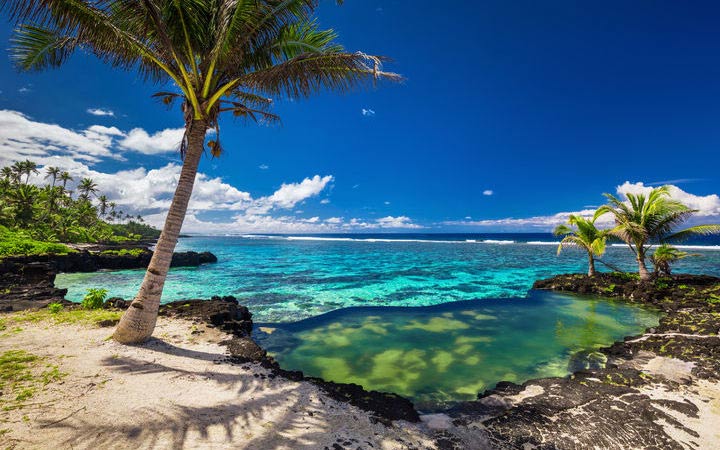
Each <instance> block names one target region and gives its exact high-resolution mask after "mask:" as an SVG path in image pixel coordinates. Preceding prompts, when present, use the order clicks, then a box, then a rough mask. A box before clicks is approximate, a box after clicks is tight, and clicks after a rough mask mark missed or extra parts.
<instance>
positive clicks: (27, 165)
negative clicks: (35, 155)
mask: <svg viewBox="0 0 720 450" xmlns="http://www.w3.org/2000/svg"><path fill="white" fill-rule="evenodd" d="M20 167H21V173H22V174H23V175H25V176H26V178H25V184H28V183H29V182H30V175H31V174H33V173H34V174H35V175H38V174H40V172H39V171H38V170H37V163H35V162H34V161H30V160H29V159H26V160H25V161H22V162H21V163H20Z"/></svg>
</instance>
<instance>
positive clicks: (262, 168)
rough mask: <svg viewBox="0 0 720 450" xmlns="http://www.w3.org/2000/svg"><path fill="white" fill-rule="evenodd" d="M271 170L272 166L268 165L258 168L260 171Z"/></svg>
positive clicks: (261, 165)
mask: <svg viewBox="0 0 720 450" xmlns="http://www.w3.org/2000/svg"><path fill="white" fill-rule="evenodd" d="M269 168H270V166H268V165H267V164H260V165H259V166H258V169H260V170H268V169H269Z"/></svg>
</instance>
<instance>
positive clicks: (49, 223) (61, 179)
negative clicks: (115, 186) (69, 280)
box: [0, 160, 159, 243]
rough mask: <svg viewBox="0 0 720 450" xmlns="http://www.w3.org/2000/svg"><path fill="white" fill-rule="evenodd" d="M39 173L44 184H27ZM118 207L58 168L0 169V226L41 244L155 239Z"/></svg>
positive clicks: (25, 165) (26, 164) (23, 164)
mask: <svg viewBox="0 0 720 450" xmlns="http://www.w3.org/2000/svg"><path fill="white" fill-rule="evenodd" d="M33 175H38V176H39V175H42V176H43V178H44V180H45V181H46V184H43V185H37V184H34V183H31V182H30V179H31V177H32V176H33ZM143 222H144V220H143V218H142V217H141V216H140V215H137V216H133V215H130V214H127V213H125V212H124V211H121V210H119V209H118V207H117V204H116V203H115V202H112V201H109V200H108V197H107V196H106V195H104V194H102V193H100V192H99V189H98V185H97V183H95V182H94V181H93V180H92V179H90V178H82V179H80V180H75V179H74V178H73V177H72V176H71V175H70V173H68V172H67V171H63V170H61V169H60V168H58V167H52V166H47V167H45V168H44V170H43V172H42V173H41V172H40V170H39V169H38V165H37V163H35V162H33V161H30V160H25V161H18V162H15V163H14V164H12V165H10V166H5V167H3V168H1V169H0V225H2V226H4V227H6V228H8V229H9V230H11V231H19V232H23V233H25V234H27V235H29V236H30V237H31V238H33V239H36V240H39V241H45V242H72V243H77V242H117V241H125V240H137V239H140V238H143V237H145V238H152V237H157V234H159V231H158V230H155V229H154V228H152V227H150V226H148V225H146V224H144V223H143Z"/></svg>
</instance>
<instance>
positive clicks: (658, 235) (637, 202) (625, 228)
mask: <svg viewBox="0 0 720 450" xmlns="http://www.w3.org/2000/svg"><path fill="white" fill-rule="evenodd" d="M625 196H626V197H627V201H626V202H624V201H622V200H620V199H618V198H617V197H615V196H613V195H611V194H605V197H607V199H608V204H607V205H603V206H601V207H600V208H598V210H597V211H596V212H595V219H597V218H598V217H600V216H602V215H603V214H607V213H609V214H612V215H613V217H614V219H615V228H613V229H612V230H610V233H611V234H613V235H614V236H616V237H618V238H619V239H621V240H622V241H623V242H625V243H626V244H627V245H628V247H630V250H632V252H633V253H634V254H635V260H636V261H637V263H638V272H639V274H640V279H641V280H649V279H650V272H649V271H648V269H647V265H646V264H645V259H646V257H647V252H648V250H649V249H650V248H652V246H653V245H654V243H657V242H666V241H667V242H672V241H677V240H681V239H685V238H687V237H689V236H692V235H710V234H720V225H697V226H693V227H690V228H687V229H685V230H682V231H676V228H677V227H678V226H679V225H681V224H682V223H684V222H686V221H687V220H688V219H689V218H690V217H691V216H692V215H693V214H694V213H696V212H697V211H696V210H693V209H690V208H689V207H688V206H687V205H685V204H683V203H682V202H680V201H677V200H673V199H672V198H670V187H669V186H662V187H659V188H654V189H652V190H651V191H650V192H649V193H648V194H647V195H645V194H630V193H628V194H625Z"/></svg>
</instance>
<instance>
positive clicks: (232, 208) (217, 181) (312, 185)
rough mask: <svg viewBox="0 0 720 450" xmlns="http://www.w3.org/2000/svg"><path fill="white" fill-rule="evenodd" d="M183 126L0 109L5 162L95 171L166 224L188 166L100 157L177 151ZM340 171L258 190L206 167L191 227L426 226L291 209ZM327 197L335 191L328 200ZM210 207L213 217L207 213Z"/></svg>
mask: <svg viewBox="0 0 720 450" xmlns="http://www.w3.org/2000/svg"><path fill="white" fill-rule="evenodd" d="M182 132H183V130H182V129H166V130H162V131H159V132H156V133H149V132H147V131H145V130H143V129H141V128H136V129H133V130H130V131H129V132H125V131H123V130H121V129H119V128H117V127H114V126H104V125H92V126H89V127H87V128H85V129H83V130H73V129H69V128H65V127H63V126H60V125H56V124H49V123H43V122H38V121H35V120H33V119H31V118H30V117H28V116H26V115H24V114H22V113H20V112H17V111H9V110H0V165H7V164H12V163H13V162H15V161H18V160H23V159H31V160H33V161H35V162H37V163H38V165H39V169H40V174H38V175H34V176H33V177H31V182H34V183H36V184H41V183H44V182H45V180H44V169H45V167H47V166H56V167H59V168H60V169H61V170H65V171H68V172H69V173H70V174H71V175H72V176H73V178H74V179H75V181H74V182H71V183H70V184H69V186H68V187H69V188H70V189H73V188H74V185H75V184H76V183H77V181H78V180H80V179H82V178H91V179H93V180H94V181H95V183H97V184H98V188H99V190H100V191H101V192H102V193H103V194H105V195H106V196H107V197H108V199H109V200H110V201H112V202H115V203H116V204H117V205H118V209H120V210H123V211H124V212H126V213H130V214H133V215H136V214H141V215H143V216H144V217H145V218H146V220H147V221H148V223H150V224H153V225H156V226H162V224H163V221H164V217H165V215H166V214H167V209H168V208H169V206H170V203H171V200H172V197H173V195H174V192H175V188H176V186H177V181H178V179H179V175H180V169H181V166H180V165H179V164H176V163H169V164H165V165H163V166H161V167H157V168H146V167H137V168H133V169H123V170H116V171H100V170H97V169H96V168H95V165H96V164H97V163H99V162H102V161H107V160H108V159H123V158H122V152H121V151H119V150H126V151H133V152H138V153H143V154H148V155H155V154H158V153H163V152H169V151H175V150H176V149H177V145H178V143H179V142H180V139H181V138H182ZM333 180H334V177H333V176H332V175H325V176H321V175H314V176H312V177H307V178H304V179H303V180H301V181H299V182H294V183H283V184H282V185H281V186H280V187H279V188H278V189H277V190H275V191H274V192H272V193H269V194H267V195H260V196H257V197H254V196H253V195H251V194H250V193H248V192H244V191H241V190H238V189H237V188H235V187H234V186H232V185H231V184H229V183H227V182H226V181H225V180H223V179H222V178H219V177H215V178H213V177H211V176H208V175H207V174H204V173H198V174H197V177H196V180H195V187H194V190H193V195H192V197H191V199H190V204H189V206H188V216H187V220H186V225H185V227H184V228H183V230H184V231H185V232H196V233H208V232H212V233H219V232H264V233H270V232H278V233H281V232H282V233H294V232H342V231H352V230H365V229H385V228H388V229H392V228H397V229H415V228H420V226H419V225H417V224H415V223H414V222H413V221H412V220H411V219H410V218H408V217H406V216H399V217H393V216H388V217H384V218H381V219H376V220H363V219H357V218H355V219H351V220H350V221H347V222H346V221H345V220H344V219H343V218H342V217H330V218H327V219H323V218H321V217H319V216H313V217H309V218H305V217H302V214H303V213H302V211H295V212H296V214H288V213H287V212H286V213H283V211H291V210H294V209H295V207H296V206H297V205H299V204H302V203H303V202H305V201H306V200H308V199H310V198H313V197H316V196H318V195H320V194H321V193H322V192H323V191H324V190H325V189H327V188H328V186H330V185H331V183H332V182H333ZM321 203H322V204H327V203H329V199H327V198H325V199H323V200H321ZM206 214H210V215H211V216H212V217H213V219H212V220H204V219H203V217H204V215H206Z"/></svg>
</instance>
